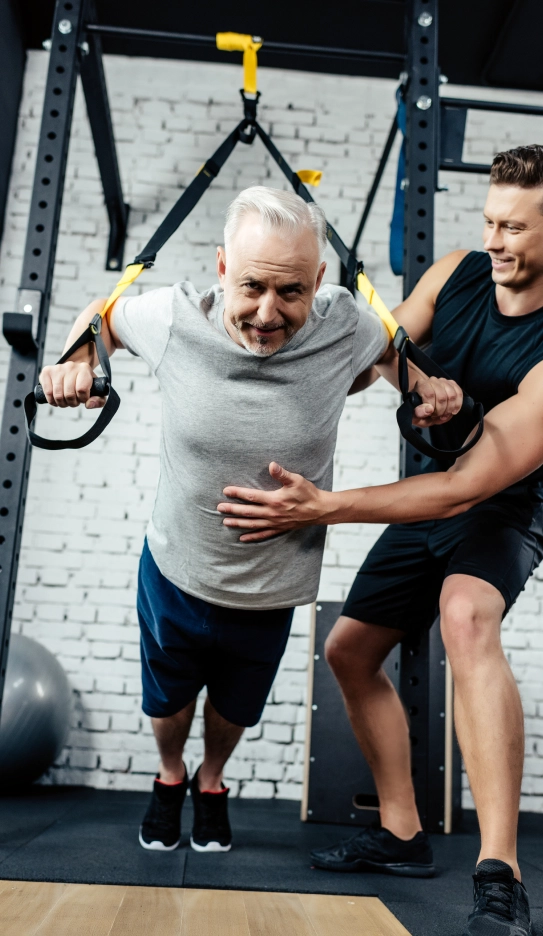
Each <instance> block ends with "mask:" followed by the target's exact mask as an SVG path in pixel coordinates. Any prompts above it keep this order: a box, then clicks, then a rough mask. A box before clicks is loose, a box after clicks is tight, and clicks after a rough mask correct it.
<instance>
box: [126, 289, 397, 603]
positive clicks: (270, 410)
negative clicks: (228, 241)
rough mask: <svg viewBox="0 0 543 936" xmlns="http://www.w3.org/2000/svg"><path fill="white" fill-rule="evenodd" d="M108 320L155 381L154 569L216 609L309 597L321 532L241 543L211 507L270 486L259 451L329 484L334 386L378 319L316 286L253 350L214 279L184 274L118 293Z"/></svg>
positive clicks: (359, 361)
mask: <svg viewBox="0 0 543 936" xmlns="http://www.w3.org/2000/svg"><path fill="white" fill-rule="evenodd" d="M115 328H116V330H117V332H118V335H119V337H120V339H121V341H122V343H123V345H124V346H125V347H126V348H127V349H128V350H129V351H131V352H132V354H136V355H138V356H139V357H141V358H143V360H144V361H146V362H147V364H148V365H149V366H150V368H151V370H152V371H153V373H154V374H156V376H157V378H158V381H159V384H160V388H161V391H162V437H161V446H160V478H159V482H158V489H157V494H156V500H155V506H154V510H153V516H152V519H151V521H150V523H149V527H148V531H147V538H148V543H149V548H150V550H151V553H152V555H153V558H154V559H155V562H156V563H157V565H158V567H159V569H160V571H161V572H162V574H163V575H164V576H165V577H166V578H167V579H169V580H170V581H171V582H173V583H174V584H175V585H177V586H178V587H179V588H181V589H183V590H184V591H186V592H188V593H189V594H191V595H195V596H196V597H198V598H203V599H205V600H206V601H209V602H211V603H213V604H217V605H223V606H226V607H229V608H255V609H265V608H285V607H291V606H293V605H301V604H307V603H308V602H311V601H314V599H315V597H316V595H317V589H318V584H319V577H320V568H321V562H322V554H323V549H324V540H325V534H326V528H325V527H324V526H313V527H308V528H306V529H303V530H293V531H291V532H289V533H285V534H282V535H281V536H278V537H275V538H274V539H270V540H265V541H263V542H260V543H241V542H240V541H239V537H240V530H239V529H238V530H236V529H232V528H228V527H225V526H223V524H222V520H223V516H222V514H219V513H218V511H217V504H218V503H219V502H220V501H221V500H224V499H225V498H224V495H223V493H222V491H223V488H224V487H225V486H226V485H228V484H237V485H242V486H243V487H259V488H265V489H267V490H272V489H275V488H277V487H279V485H278V484H277V482H276V481H273V480H272V479H271V478H270V475H269V472H268V465H269V463H270V461H277V462H279V464H280V465H283V467H284V468H287V469H288V470H289V471H295V472H299V473H300V474H302V475H304V476H305V477H306V478H308V479H309V480H310V481H313V482H314V484H316V485H317V487H319V488H323V489H326V490H330V489H331V486H332V472H333V457H334V449H335V445H336V435H337V427H338V422H339V418H340V416H341V412H342V410H343V406H344V404H345V398H346V395H347V392H348V390H349V388H350V386H351V384H352V382H353V380H354V378H355V377H356V376H357V374H359V373H360V372H361V371H363V370H365V369H366V368H368V367H370V366H371V365H372V364H374V363H375V362H376V361H377V360H379V358H380V357H381V356H382V355H383V353H384V351H385V349H386V347H387V336H386V332H385V329H384V327H383V325H382V324H381V322H380V320H379V319H378V317H377V316H376V315H375V313H374V312H372V311H370V310H360V309H359V308H358V306H357V305H356V302H355V300H354V299H353V297H352V296H351V294H350V293H349V292H348V291H347V290H346V289H343V288H342V287H339V286H325V287H323V288H321V289H320V290H319V292H318V294H317V296H316V298H315V301H314V303H313V307H312V309H311V312H310V314H309V317H308V319H307V322H306V323H305V325H304V326H303V328H301V329H300V331H298V332H297V333H296V334H295V335H294V337H293V338H292V339H291V340H290V341H289V342H288V344H286V345H285V346H284V347H283V348H282V349H281V350H280V351H277V352H276V353H275V354H273V355H271V356H270V357H257V356H255V355H253V354H251V353H250V352H249V351H247V350H246V349H245V348H243V347H240V346H239V345H237V344H236V342H235V341H233V339H232V338H231V337H230V335H229V334H228V332H227V331H226V328H225V325H224V297H223V292H222V290H221V289H220V287H219V286H213V287H212V288H211V289H210V290H208V291H207V292H204V293H199V292H197V291H196V289H195V288H194V286H193V285H192V284H191V283H187V282H185V283H177V284H176V285H175V286H171V287H165V288H162V289H156V290H153V291H151V292H147V293H144V294H143V295H141V296H135V297H129V298H124V299H119V300H118V301H117V305H116V307H115Z"/></svg>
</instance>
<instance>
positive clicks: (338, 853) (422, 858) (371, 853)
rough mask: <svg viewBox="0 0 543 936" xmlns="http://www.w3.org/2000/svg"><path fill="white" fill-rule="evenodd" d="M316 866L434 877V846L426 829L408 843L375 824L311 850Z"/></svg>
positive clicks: (325, 868) (314, 865)
mask: <svg viewBox="0 0 543 936" xmlns="http://www.w3.org/2000/svg"><path fill="white" fill-rule="evenodd" d="M311 861H312V863H313V867H315V868H324V870H326V871H380V872H382V873H383V874H399V875H402V876H404V877H433V875H434V873H435V867H434V858H433V854H432V846H431V845H430V842H429V840H428V836H427V835H426V833H425V832H417V834H416V835H415V836H414V838H412V839H410V840H409V841H407V842H405V841H404V840H403V839H399V838H396V836H395V835H393V834H392V832H389V831H388V829H383V828H381V826H378V825H372V826H368V827H366V828H364V829H361V831H360V832H357V833H356V835H353V836H352V838H349V839H343V841H342V842H338V844H337V845H330V846H329V848H319V849H317V850H315V851H312V852H311Z"/></svg>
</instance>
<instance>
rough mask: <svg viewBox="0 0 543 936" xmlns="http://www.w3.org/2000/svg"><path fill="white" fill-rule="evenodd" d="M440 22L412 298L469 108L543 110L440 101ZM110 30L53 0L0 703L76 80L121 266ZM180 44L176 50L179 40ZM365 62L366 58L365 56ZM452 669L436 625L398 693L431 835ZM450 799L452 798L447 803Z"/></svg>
mask: <svg viewBox="0 0 543 936" xmlns="http://www.w3.org/2000/svg"><path fill="white" fill-rule="evenodd" d="M437 18H438V0H410V2H409V4H408V5H407V16H406V31H407V38H408V42H407V47H408V59H407V62H406V63H405V72H404V73H403V85H404V92H403V93H404V97H405V102H406V109H407V134H406V149H407V154H406V180H405V194H406V200H405V236H404V295H408V294H409V293H410V292H411V290H412V289H413V287H414V286H415V284H416V283H417V281H418V280H419V278H420V276H421V275H422V274H423V273H424V271H425V270H426V269H428V267H429V266H430V265H431V264H432V262H433V233H434V193H435V191H436V190H437V175H438V169H439V168H443V169H453V170H460V171H469V172H483V171H484V172H486V171H488V167H486V166H479V165H471V164H465V163H462V142H463V132H464V127H465V121H466V114H467V110H468V109H475V108H480V109H484V110H501V111H506V112H507V111H513V112H516V113H531V114H532V113H533V114H536V113H543V108H533V107H519V106H516V105H499V104H489V103H485V102H477V101H471V100H470V101H460V100H456V99H443V98H442V99H441V102H440V101H439V84H440V74H439V67H438V62H437V34H438V33H437V27H438V22H437ZM108 31H110V30H109V28H108V27H100V26H99V25H98V24H97V23H96V16H95V11H94V4H93V0H70V2H65V0H57V4H56V8H55V14H54V20H53V27H52V34H51V39H50V41H49V43H48V47H49V50H50V60H49V69H48V75H47V81H46V88H45V97H44V104H43V115H42V122H41V129H40V136H39V142H38V150H37V161H36V170H35V177H34V183H33V190H32V197H31V204H30V212H29V219H28V228H27V237H26V244H25V250H24V258H23V267H22V275H21V281H20V288H19V290H18V298H17V310H16V311H15V312H9V313H5V314H4V325H3V331H4V335H5V337H6V339H7V341H8V342H9V344H10V345H11V348H12V350H11V356H10V362H9V370H8V377H7V385H6V395H5V402H4V412H3V419H2V427H1V430H0V464H1V465H2V471H1V472H0V491H1V496H0V567H1V569H2V574H1V575H0V629H1V630H0V639H1V643H0V704H1V698H2V692H3V686H4V679H5V672H6V665H7V656H8V647H9V636H10V629H11V620H12V612H13V602H14V595H15V586H16V579H17V568H18V562H19V551H20V543H21V536H22V529H23V518H24V511H25V503H26V492H27V485H28V475H29V466H30V449H29V446H28V443H27V439H26V433H25V427H24V415H23V406H22V399H23V397H24V395H25V394H26V393H27V392H28V391H29V390H30V389H31V388H32V387H33V386H34V385H35V384H36V383H37V378H38V374H39V371H40V369H41V364H42V357H43V348H44V341H45V334H46V327H47V318H48V313H49V305H50V298H51V286H52V280H53V269H54V262H55V253H56V246H57V235H58V227H59V219H60V209H61V204H62V197H63V189H64V177H65V171H66V162H67V155H68V146H69V140H70V130H71V121H72V113H73V105H74V95H75V87H76V81H77V75H78V73H79V72H80V73H81V78H82V84H83V90H84V94H85V99H86V104H87V111H88V115H89V121H90V125H91V130H92V134H93V139H94V146H95V150H96V156H97V160H98V166H99V170H100V175H101V179H102V186H103V190H104V199H105V204H106V208H107V212H108V216H109V220H110V238H109V244H108V249H107V254H106V269H109V270H116V269H120V268H121V267H122V262H123V248H124V240H125V235H126V226H127V221H128V213H129V209H128V206H127V205H126V204H125V202H124V199H123V193H122V188H121V182H120V175H119V167H118V162H117V156H116V150H115V142H114V136H113V128H112V122H111V115H110V108H109V103H108V97H107V90H106V85H105V80H104V73H103V65H102V56H101V46H100V36H101V34H103V33H106V32H108ZM153 38H157V37H156V36H155V37H153ZM192 38H198V39H199V38H204V39H205V41H206V42H207V41H208V38H209V37H192ZM173 40H174V41H177V40H176V38H175V37H173ZM179 41H182V40H181V39H180V40H179ZM287 48H288V44H285V49H287ZM291 51H292V52H293V54H296V53H298V54H303V50H302V49H301V48H298V47H294V46H293V47H292V49H291ZM331 51H333V52H334V53H335V52H337V51H340V50H331ZM365 54H366V53H364V52H360V55H361V57H363V56H364V55H365ZM395 133H396V122H395V121H394V124H393V126H392V128H391V131H390V133H389V136H388V139H387V143H386V147H385V152H384V154H383V158H382V159H381V162H380V164H379V167H378V171H377V175H376V178H375V180H374V183H373V186H372V188H371V191H370V195H369V198H368V200H367V204H366V208H365V212H364V215H363V218H362V220H361V223H360V225H359V229H358V231H357V236H356V239H355V247H356V244H357V243H358V240H359V239H360V237H361V236H362V234H363V230H364V225H365V223H366V220H367V217H368V215H369V213H370V210H371V204H372V201H373V198H374V197H375V193H376V192H377V188H378V185H379V181H380V178H381V175H382V173H383V171H384V168H385V164H386V160H387V158H388V155H389V153H390V151H391V149H392V145H393V142H394V136H395ZM350 272H351V271H350ZM419 464H420V456H419V455H418V453H417V452H415V451H414V450H413V449H412V448H411V447H410V446H409V445H407V444H405V443H404V444H403V445H402V458H401V474H402V477H405V476H408V475H412V474H416V473H417V472H418V470H419ZM446 670H447V667H446V660H445V652H444V648H443V643H442V641H441V637H440V632H439V627H433V628H432V629H431V631H430V632H429V634H427V635H425V637H424V638H423V639H422V640H421V641H420V643H419V644H418V645H417V646H408V645H406V646H404V647H403V649H402V657H401V676H400V686H401V693H402V697H403V699H404V702H405V704H406V707H407V709H408V711H409V714H410V719H411V739H412V751H413V774H414V782H415V789H416V795H417V803H418V806H419V809H420V812H421V817H422V819H423V822H424V825H425V827H426V828H427V829H428V830H429V831H445V830H448V829H450V828H451V825H452V820H453V818H454V817H453V813H454V811H455V809H457V808H458V806H459V780H460V769H459V761H458V757H457V756H456V755H454V752H453V750H452V749H453V745H452V743H451V729H450V725H449V729H448V733H447V731H446V730H445V724H446V723H447V721H448V719H449V720H450V711H449V710H450V705H449V708H447V706H446V704H445V701H446V694H447V692H449V702H450V680H449V683H447V680H446V678H445V673H446ZM447 687H448V688H447ZM448 713H449V714H448ZM446 738H448V741H447V744H446ZM446 788H447V795H446ZM451 790H454V791H455V792H454V796H453V797H452V799H451V795H450V794H451ZM451 803H452V804H453V805H452V807H451Z"/></svg>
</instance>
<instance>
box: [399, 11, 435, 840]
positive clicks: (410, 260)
mask: <svg viewBox="0 0 543 936" xmlns="http://www.w3.org/2000/svg"><path fill="white" fill-rule="evenodd" d="M437 43H438V0H411V2H410V8H409V32H408V50H409V51H408V63H407V71H408V75H409V79H408V85H407V89H406V109H407V134H406V180H405V218H404V279H403V292H404V297H406V296H408V295H409V294H410V293H411V292H412V290H413V289H414V287H415V286H416V284H417V283H418V281H419V279H420V277H421V276H422V274H423V273H424V272H425V271H426V270H427V269H428V267H430V266H431V265H432V263H433V260H434V194H435V191H436V189H437V171H438V164H439V148H438V141H439V116H440V108H439V83H440V80H439V66H438V58H437ZM421 461H422V456H421V455H420V453H418V452H416V451H415V450H414V449H413V448H412V447H411V446H410V445H408V444H407V443H406V442H402V447H401V475H402V477H409V476H410V475H414V474H417V473H418V472H419V470H420V465H421ZM445 673H446V667H445V650H444V647H443V642H442V639H441V633H440V629H439V624H436V625H434V627H432V629H431V631H430V632H429V634H425V635H424V636H423V637H422V638H421V640H420V642H419V643H418V644H416V645H411V646H409V645H407V644H406V645H404V647H403V648H402V658H401V694H402V698H403V701H404V703H405V705H406V708H407V711H408V713H409V718H410V729H411V745H412V765H413V781H414V784H415V791H416V797H417V805H418V808H419V811H420V814H421V819H422V822H423V824H424V826H425V828H426V829H427V830H428V831H433V832H443V831H445V772H446V770H445V768H446V764H445Z"/></svg>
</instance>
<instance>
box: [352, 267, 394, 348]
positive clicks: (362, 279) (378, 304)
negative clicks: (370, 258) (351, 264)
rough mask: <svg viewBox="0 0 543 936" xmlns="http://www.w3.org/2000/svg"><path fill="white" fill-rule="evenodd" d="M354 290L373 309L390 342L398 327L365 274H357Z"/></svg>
mask: <svg viewBox="0 0 543 936" xmlns="http://www.w3.org/2000/svg"><path fill="white" fill-rule="evenodd" d="M356 288H357V289H358V291H359V292H361V293H362V295H363V296H364V299H365V300H366V302H367V303H368V304H369V305H370V306H371V307H372V309H375V311H376V312H377V315H378V316H379V318H380V319H381V321H382V323H383V325H384V326H385V328H386V330H387V332H388V333H389V335H390V337H391V339H392V340H394V336H395V335H396V332H397V331H398V328H399V325H398V323H397V321H396V319H395V318H394V316H393V315H392V314H391V313H390V312H389V311H388V309H387V307H386V305H385V303H384V302H383V300H382V299H381V297H380V296H378V295H377V293H376V292H375V289H374V288H373V286H372V285H371V283H370V281H369V279H368V277H367V276H366V274H365V273H359V274H358V276H357V278H356Z"/></svg>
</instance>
